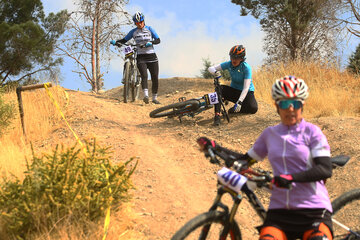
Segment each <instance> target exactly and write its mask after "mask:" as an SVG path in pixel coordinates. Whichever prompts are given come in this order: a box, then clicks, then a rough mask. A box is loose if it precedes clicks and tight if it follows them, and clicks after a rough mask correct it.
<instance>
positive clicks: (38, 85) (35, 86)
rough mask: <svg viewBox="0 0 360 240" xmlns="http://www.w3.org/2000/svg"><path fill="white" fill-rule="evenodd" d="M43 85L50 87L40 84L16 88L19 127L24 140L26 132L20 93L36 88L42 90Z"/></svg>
mask: <svg viewBox="0 0 360 240" xmlns="http://www.w3.org/2000/svg"><path fill="white" fill-rule="evenodd" d="M45 84H47V85H48V86H49V87H51V86H52V84H51V83H41V84H33V85H28V86H21V87H17V88H16V95H17V99H18V104H19V112H20V120H21V127H22V130H23V134H24V136H25V139H26V131H25V123H24V108H23V103H22V97H21V92H22V91H27V90H33V89H37V88H44V87H45Z"/></svg>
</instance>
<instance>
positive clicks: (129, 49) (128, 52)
mask: <svg viewBox="0 0 360 240" xmlns="http://www.w3.org/2000/svg"><path fill="white" fill-rule="evenodd" d="M123 52H124V54H125V56H127V55H131V54H133V53H134V50H133V49H132V47H131V46H125V47H124V49H123Z"/></svg>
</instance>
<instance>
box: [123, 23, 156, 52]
mask: <svg viewBox="0 0 360 240" xmlns="http://www.w3.org/2000/svg"><path fill="white" fill-rule="evenodd" d="M131 38H133V39H134V40H135V43H136V45H138V46H139V45H143V44H145V43H147V42H149V41H152V40H153V39H158V38H159V36H158V35H157V33H156V32H155V30H154V29H153V28H152V27H150V26H145V27H143V28H142V29H139V28H134V29H132V30H131V31H130V32H129V33H128V34H127V35H126V36H125V37H124V39H125V40H126V41H129V40H130V39H131ZM151 53H155V50H154V47H153V46H151V47H147V48H138V52H137V54H151Z"/></svg>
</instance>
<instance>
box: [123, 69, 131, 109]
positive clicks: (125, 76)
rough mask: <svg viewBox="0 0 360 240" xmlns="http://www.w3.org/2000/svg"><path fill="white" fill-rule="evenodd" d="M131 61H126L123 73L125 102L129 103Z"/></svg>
mask: <svg viewBox="0 0 360 240" xmlns="http://www.w3.org/2000/svg"><path fill="white" fill-rule="evenodd" d="M130 67H131V66H130V63H129V62H126V63H125V65H124V73H123V83H124V88H123V90H124V92H123V97H124V103H127V102H128V100H129V89H130V78H131V71H130V70H131V69H130Z"/></svg>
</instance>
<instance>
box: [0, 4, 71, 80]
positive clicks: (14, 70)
mask: <svg viewBox="0 0 360 240" xmlns="http://www.w3.org/2000/svg"><path fill="white" fill-rule="evenodd" d="M66 21H67V13H66V11H61V12H59V13H56V14H55V13H50V14H49V16H47V17H46V16H45V14H44V11H43V6H42V2H41V0H0V85H3V84H4V83H6V82H11V81H16V82H21V81H22V80H24V79H26V78H29V77H31V76H32V75H34V74H35V73H38V72H42V71H53V70H54V68H55V67H56V66H58V65H59V64H61V62H62V59H61V58H56V59H54V58H53V53H54V46H55V44H56V41H57V39H58V38H59V37H60V35H61V34H62V33H63V32H64V29H65V24H66Z"/></svg>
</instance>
